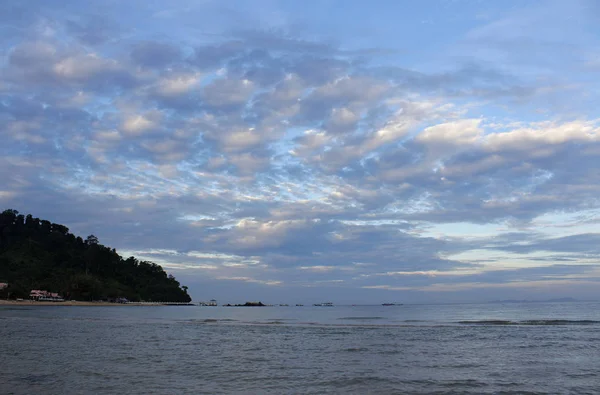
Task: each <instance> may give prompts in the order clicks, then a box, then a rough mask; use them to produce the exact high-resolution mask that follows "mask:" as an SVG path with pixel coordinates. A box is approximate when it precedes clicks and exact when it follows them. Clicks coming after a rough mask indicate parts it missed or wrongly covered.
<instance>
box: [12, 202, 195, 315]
mask: <svg viewBox="0 0 600 395" xmlns="http://www.w3.org/2000/svg"><path fill="white" fill-rule="evenodd" d="M187 290H188V288H187V287H186V286H182V285H180V283H179V282H178V281H177V280H176V279H175V277H173V276H172V275H170V274H167V273H166V272H165V271H164V270H163V268H162V267H161V266H159V265H157V264H156V263H153V262H148V261H140V260H138V259H136V258H135V257H129V258H126V259H125V258H123V257H121V256H120V255H119V254H117V252H116V250H115V249H114V248H112V249H111V248H110V247H107V246H104V245H102V244H100V242H99V240H98V238H97V237H96V236H94V235H90V236H88V237H87V238H86V239H85V240H84V239H82V238H81V237H79V236H75V235H73V234H72V233H70V232H69V229H68V228H67V227H66V226H64V225H60V224H56V223H52V222H50V221H47V220H41V219H39V218H34V217H33V216H32V215H26V216H25V215H23V214H20V213H19V212H18V211H17V210H12V209H9V210H5V211H3V212H2V213H0V298H1V299H4V300H7V299H9V300H15V301H16V300H23V301H25V300H28V301H38V302H39V303H40V304H41V303H43V304H51V303H56V304H58V303H67V302H71V301H79V302H91V301H103V302H112V303H119V304H123V305H124V304H128V303H131V302H152V303H156V302H159V303H161V304H175V305H176V304H187V303H189V302H190V301H191V300H192V299H191V297H190V296H189V295H188V293H187ZM70 304H73V303H70Z"/></svg>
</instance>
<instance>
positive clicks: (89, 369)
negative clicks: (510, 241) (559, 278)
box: [0, 303, 600, 394]
mask: <svg viewBox="0 0 600 395" xmlns="http://www.w3.org/2000/svg"><path fill="white" fill-rule="evenodd" d="M0 393H1V394H34V393H39V394H200V393H206V394H218V393H252V394H263V393H276V394H281V393H340V394H347V393H357V394H365V393H373V394H392V393H398V394H401V393H408V394H413V393H427V394H430V393H456V394H465V393H467V394H484V393H494V394H496V393H504V394H509V393H515V394H517V393H518V394H522V393H531V394H547V393H556V394H567V393H572V394H598V393H600V303H531V304H464V305H403V306H389V307H388V306H386V307H384V306H336V307H312V306H306V307H295V306H290V307H262V308H259V307H255V308H251V307H237V308H236V307H60V306H57V307H54V306H51V307H14V306H0Z"/></svg>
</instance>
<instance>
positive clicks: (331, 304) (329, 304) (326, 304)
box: [313, 302, 333, 307]
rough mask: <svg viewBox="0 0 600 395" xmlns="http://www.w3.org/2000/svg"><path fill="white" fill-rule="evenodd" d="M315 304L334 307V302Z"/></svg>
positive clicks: (316, 304)
mask: <svg viewBox="0 0 600 395" xmlns="http://www.w3.org/2000/svg"><path fill="white" fill-rule="evenodd" d="M313 306H323V307H333V303H331V302H325V303H315V304H313Z"/></svg>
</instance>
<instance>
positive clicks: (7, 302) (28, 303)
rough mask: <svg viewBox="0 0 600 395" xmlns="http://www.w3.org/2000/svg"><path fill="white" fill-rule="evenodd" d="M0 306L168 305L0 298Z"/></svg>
mask: <svg viewBox="0 0 600 395" xmlns="http://www.w3.org/2000/svg"><path fill="white" fill-rule="evenodd" d="M0 306H86V307H88V306H97V307H116V306H169V304H165V303H158V302H157V303H152V302H143V303H141V302H140V303H136V302H131V303H110V302H84V301H78V300H65V301H64V302H46V301H42V302H39V301H35V300H18V301H17V300H5V299H4V300H2V299H0ZM173 306H195V305H194V304H191V303H190V304H183V303H182V304H177V305H173Z"/></svg>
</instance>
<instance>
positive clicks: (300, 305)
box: [296, 304, 304, 307]
mask: <svg viewBox="0 0 600 395" xmlns="http://www.w3.org/2000/svg"><path fill="white" fill-rule="evenodd" d="M296 306H297V307H302V306H304V305H303V304H297V305H296Z"/></svg>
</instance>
